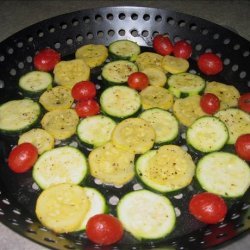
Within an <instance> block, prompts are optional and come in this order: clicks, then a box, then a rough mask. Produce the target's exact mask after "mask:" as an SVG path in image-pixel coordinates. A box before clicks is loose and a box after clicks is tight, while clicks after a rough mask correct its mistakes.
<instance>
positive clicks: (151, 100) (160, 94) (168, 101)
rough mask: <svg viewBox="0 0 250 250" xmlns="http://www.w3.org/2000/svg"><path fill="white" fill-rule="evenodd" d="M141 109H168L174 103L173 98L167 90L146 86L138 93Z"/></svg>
mask: <svg viewBox="0 0 250 250" xmlns="http://www.w3.org/2000/svg"><path fill="white" fill-rule="evenodd" d="M140 96H141V102H142V107H143V109H150V108H161V109H166V110H168V109H170V108H172V106H173V103H174V96H173V94H172V93H170V92H169V91H168V90H167V89H165V88H162V87H157V86H148V87H146V88H145V89H143V90H142V91H141V92H140Z"/></svg>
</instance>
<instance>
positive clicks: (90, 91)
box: [71, 81, 96, 101]
mask: <svg viewBox="0 0 250 250" xmlns="http://www.w3.org/2000/svg"><path fill="white" fill-rule="evenodd" d="M71 95H72V97H73V98H74V99H75V100H76V101H80V100H88V99H93V98H94V97H95V96H96V88H95V84H94V83H93V82H90V81H82V82H78V83H76V84H75V85H74V87H73V88H72V90H71Z"/></svg>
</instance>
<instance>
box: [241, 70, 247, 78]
mask: <svg viewBox="0 0 250 250" xmlns="http://www.w3.org/2000/svg"><path fill="white" fill-rule="evenodd" d="M246 76H247V73H246V72H245V71H241V72H240V78H241V79H244V78H245V77H246Z"/></svg>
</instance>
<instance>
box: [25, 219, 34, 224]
mask: <svg viewBox="0 0 250 250" xmlns="http://www.w3.org/2000/svg"><path fill="white" fill-rule="evenodd" d="M25 221H26V222H27V223H29V224H33V223H34V222H33V220H32V219H31V218H26V219H25Z"/></svg>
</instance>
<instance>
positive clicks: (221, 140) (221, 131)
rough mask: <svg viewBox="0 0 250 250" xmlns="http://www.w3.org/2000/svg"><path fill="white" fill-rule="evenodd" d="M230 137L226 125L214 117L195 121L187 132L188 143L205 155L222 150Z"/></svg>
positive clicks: (205, 117)
mask: <svg viewBox="0 0 250 250" xmlns="http://www.w3.org/2000/svg"><path fill="white" fill-rule="evenodd" d="M228 137H229V135H228V130H227V127H226V125H225V123H224V122H222V121H220V120H219V119H218V118H216V117H213V116H203V117H201V118H199V119H197V120H195V121H194V123H193V124H192V125H191V126H190V127H189V128H188V130H187V143H188V144H189V145H191V146H192V147H193V148H195V149H196V150H198V151H200V152H203V153H208V152H213V151H218V150H220V149H222V148H223V147H224V145H225V144H226V143H227V141H228Z"/></svg>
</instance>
